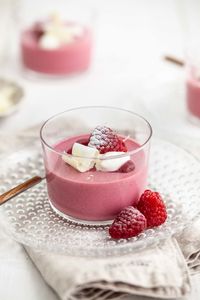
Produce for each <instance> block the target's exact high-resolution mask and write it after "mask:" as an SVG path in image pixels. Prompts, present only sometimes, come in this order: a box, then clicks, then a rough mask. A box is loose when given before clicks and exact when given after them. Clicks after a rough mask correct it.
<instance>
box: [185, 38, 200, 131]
mask: <svg viewBox="0 0 200 300" xmlns="http://www.w3.org/2000/svg"><path fill="white" fill-rule="evenodd" d="M199 48H200V45H199V44H196V43H195V45H192V46H191V49H189V50H188V53H187V57H186V74H187V80H186V105H187V112H188V119H189V121H191V122H192V123H193V124H195V125H198V126H200V56H199V51H198V50H199Z"/></svg>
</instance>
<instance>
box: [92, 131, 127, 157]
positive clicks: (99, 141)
mask: <svg viewBox="0 0 200 300" xmlns="http://www.w3.org/2000/svg"><path fill="white" fill-rule="evenodd" d="M88 146H90V147H95V148H96V149H98V150H99V152H100V153H101V154H103V153H106V152H110V151H116V152H127V148H126V145H125V143H124V142H123V141H122V139H120V138H119V137H118V136H117V134H115V133H114V132H113V131H112V129H110V128H109V127H106V126H97V127H96V128H95V129H94V130H93V132H92V134H91V136H90V141H89V144H88Z"/></svg>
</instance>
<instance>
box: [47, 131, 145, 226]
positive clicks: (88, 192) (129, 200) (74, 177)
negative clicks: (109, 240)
mask: <svg viewBox="0 0 200 300" xmlns="http://www.w3.org/2000/svg"><path fill="white" fill-rule="evenodd" d="M87 137H88V135H84V136H78V137H73V138H70V139H67V140H64V141H61V142H60V143H58V144H57V145H55V147H54V149H55V150H56V151H60V152H63V151H64V150H65V151H67V150H68V149H70V148H71V147H72V145H73V143H74V142H75V141H77V140H80V139H84V138H87ZM126 146H127V149H128V150H129V151H130V150H133V149H137V148H138V147H139V145H138V144H137V143H136V142H135V141H134V140H132V139H128V140H126ZM131 159H132V161H133V162H134V164H135V169H134V170H133V171H131V172H129V173H120V172H101V171H96V170H95V169H94V170H91V171H88V172H85V173H80V172H79V171H77V170H76V169H74V168H73V167H71V166H70V165H68V164H66V163H65V162H64V161H63V160H62V158H61V156H60V155H59V154H57V153H55V152H52V151H50V152H48V153H46V157H45V165H46V173H47V188H48V194H49V197H50V201H51V203H52V205H53V206H54V207H55V208H57V209H58V210H59V211H61V212H62V213H64V214H66V215H68V216H71V217H74V218H77V219H81V220H89V221H103V220H111V219H113V218H114V217H115V216H116V215H117V214H118V213H119V212H120V211H121V210H122V209H123V208H124V207H126V206H128V205H134V204H137V202H138V200H139V196H140V195H141V194H142V193H143V191H144V188H145V185H146V180H147V164H148V162H147V158H146V156H145V153H144V151H143V150H140V151H138V152H136V153H134V154H133V155H132V157H131Z"/></svg>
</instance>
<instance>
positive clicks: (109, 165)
mask: <svg viewBox="0 0 200 300" xmlns="http://www.w3.org/2000/svg"><path fill="white" fill-rule="evenodd" d="M121 154H125V152H116V151H112V152H107V153H105V154H100V155H99V158H101V159H98V160H97V162H96V169H97V170H98V171H102V172H114V171H117V170H119V168H120V167H121V166H123V165H124V164H125V163H126V162H127V161H128V160H130V155H126V156H124V157H119V158H113V156H116V155H121ZM109 157H112V158H111V159H108V158H109Z"/></svg>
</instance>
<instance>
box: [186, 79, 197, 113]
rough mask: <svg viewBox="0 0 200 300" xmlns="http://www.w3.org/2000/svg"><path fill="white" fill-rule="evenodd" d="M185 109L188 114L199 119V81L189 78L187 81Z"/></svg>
mask: <svg viewBox="0 0 200 300" xmlns="http://www.w3.org/2000/svg"><path fill="white" fill-rule="evenodd" d="M187 107H188V110H189V112H190V113H191V114H192V115H193V116H195V117H197V118H200V80H198V79H195V78H189V79H188V81H187Z"/></svg>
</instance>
